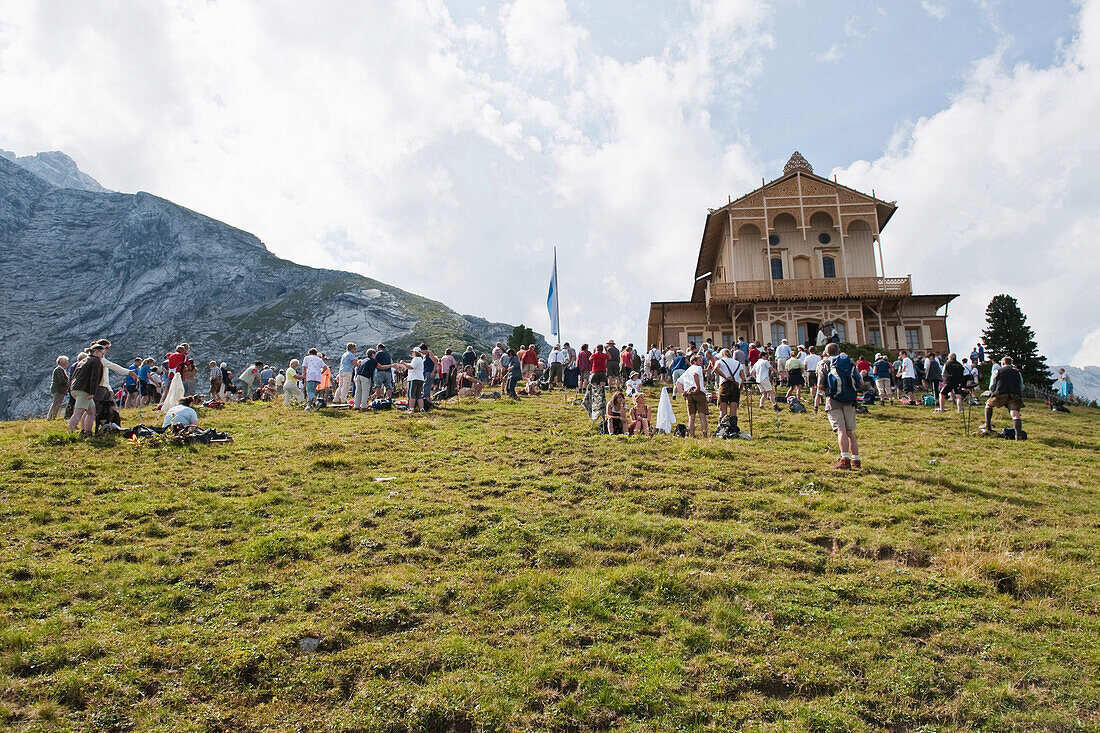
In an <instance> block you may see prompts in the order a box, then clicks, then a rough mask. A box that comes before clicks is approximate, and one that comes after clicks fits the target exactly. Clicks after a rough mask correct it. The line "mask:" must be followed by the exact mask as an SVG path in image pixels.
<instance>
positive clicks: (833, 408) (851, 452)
mask: <svg viewBox="0 0 1100 733" xmlns="http://www.w3.org/2000/svg"><path fill="white" fill-rule="evenodd" d="M839 355H840V344H837V343H829V344H826V345H825V359H824V360H823V361H822V363H823V364H826V366H825V368H824V369H818V372H817V374H818V378H817V388H818V390H819V391H820V392H822V393H824V394H828V392H829V371H830V370H831V369H832V362H833V359H835V358H836V357H837V356H839ZM852 381H853V382H854V386H855V390H856V394H857V395H858V394H859V391H860V387H861V381H862V380H861V379H860V377H859V372H858V371H856V369H855V367H854V366H853V367H852ZM857 399H858V397H857ZM825 415H826V417H828V418H829V426H830V427H832V429H833V432H834V433H836V442H837V446H838V447H839V448H840V460H838V461H837V462H836V465H834V466H833V468H836V469H839V470H848V469H852V468H855V469H859V468H862V464H861V463H860V459H859V443H858V442H857V441H856V403H855V402H852V403H847V402H841V401H840V400H838V399H837V398H836V397H826V398H825Z"/></svg>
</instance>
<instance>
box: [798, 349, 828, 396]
mask: <svg viewBox="0 0 1100 733" xmlns="http://www.w3.org/2000/svg"><path fill="white" fill-rule="evenodd" d="M820 364H821V355H820V354H818V353H817V347H816V346H811V347H810V348H809V351H808V352H807V354H806V358H805V360H804V361H803V364H802V368H803V369H804V370H805V372H806V373H805V377H806V382H807V384H809V385H810V396H811V397H813V399H814V412H817V408H818V405H820V404H821V403H822V402H824V401H825V395H823V394H821V390H819V389H818V388H817V382H818V374H817V368H818V366H819V365H820Z"/></svg>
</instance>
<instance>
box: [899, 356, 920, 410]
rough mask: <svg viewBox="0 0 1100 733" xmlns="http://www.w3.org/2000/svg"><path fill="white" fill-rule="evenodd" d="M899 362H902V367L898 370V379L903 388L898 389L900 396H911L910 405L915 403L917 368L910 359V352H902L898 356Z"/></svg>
mask: <svg viewBox="0 0 1100 733" xmlns="http://www.w3.org/2000/svg"><path fill="white" fill-rule="evenodd" d="M898 360H899V361H900V362H901V366H900V367H899V368H898V379H899V380H901V383H900V384H901V386H900V387H899V388H898V393H899V394H906V395H908V396H909V403H910V404H912V402H913V390H914V389H915V388H916V383H917V368H916V366H914V364H913V360H912V359H910V358H909V352H907V351H904V350H903V351H902V352H901V354H899V355H898Z"/></svg>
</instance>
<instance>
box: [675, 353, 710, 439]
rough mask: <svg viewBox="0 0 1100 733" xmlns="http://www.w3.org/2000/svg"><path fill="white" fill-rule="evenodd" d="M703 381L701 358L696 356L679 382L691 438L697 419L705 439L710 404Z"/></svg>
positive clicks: (699, 355) (698, 355) (693, 435)
mask: <svg viewBox="0 0 1100 733" xmlns="http://www.w3.org/2000/svg"><path fill="white" fill-rule="evenodd" d="M704 379H705V378H704V376H703V356H702V355H701V354H696V355H695V356H693V357H692V359H691V366H690V367H688V369H687V371H686V372H684V375H683V376H682V377H680V381H679V384H680V386H681V387H682V389H683V392H684V401H685V402H686V403H687V408H688V424H687V430H688V432H689V433H691V436H692V437H693V438H694V437H695V419H696V418H697V417H698V419H699V422H700V424H701V425H702V427H703V437H704V438H705V437H707V416H708V415H709V414H710V403H709V402H708V400H707V389H706V382H705V381H704Z"/></svg>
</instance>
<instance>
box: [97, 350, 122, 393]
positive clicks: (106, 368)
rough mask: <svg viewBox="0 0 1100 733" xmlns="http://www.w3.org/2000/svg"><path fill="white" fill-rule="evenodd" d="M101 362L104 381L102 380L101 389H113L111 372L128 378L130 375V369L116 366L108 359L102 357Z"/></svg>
mask: <svg viewBox="0 0 1100 733" xmlns="http://www.w3.org/2000/svg"><path fill="white" fill-rule="evenodd" d="M99 360H100V361H102V362H103V379H101V380H100V382H99V386H100V387H106V388H107V389H110V388H111V380H110V376H111V372H115V373H116V374H121V375H122V376H126V375H127V374H129V373H130V370H129V369H127V368H126V367H121V366H119V365H118V364H115V363H114V362H113V361H111V360H110V359H107V358H106V357H100V359H99Z"/></svg>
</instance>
